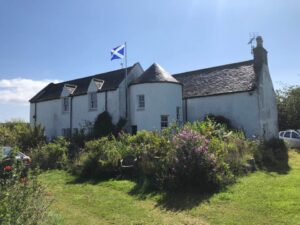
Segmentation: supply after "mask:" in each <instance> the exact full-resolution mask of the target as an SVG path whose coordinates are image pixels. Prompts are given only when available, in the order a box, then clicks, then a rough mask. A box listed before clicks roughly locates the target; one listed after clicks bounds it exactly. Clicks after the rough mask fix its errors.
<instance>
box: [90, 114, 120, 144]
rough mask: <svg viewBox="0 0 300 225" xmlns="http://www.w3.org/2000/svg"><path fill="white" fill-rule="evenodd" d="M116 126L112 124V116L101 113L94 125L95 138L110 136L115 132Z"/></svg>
mask: <svg viewBox="0 0 300 225" xmlns="http://www.w3.org/2000/svg"><path fill="white" fill-rule="evenodd" d="M114 128H115V126H114V124H113V123H112V118H111V115H110V114H109V113H108V112H107V111H104V112H103V113H100V114H99V115H98V116H97V118H96V120H95V123H94V127H93V136H94V137H95V138H100V137H104V136H108V135H110V134H111V133H112V132H113V131H114Z"/></svg>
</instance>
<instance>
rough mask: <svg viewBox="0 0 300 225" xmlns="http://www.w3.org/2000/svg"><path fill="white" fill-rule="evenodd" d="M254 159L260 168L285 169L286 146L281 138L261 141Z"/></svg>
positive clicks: (286, 166)
mask: <svg viewBox="0 0 300 225" xmlns="http://www.w3.org/2000/svg"><path fill="white" fill-rule="evenodd" d="M254 156H255V161H256V162H257V163H258V165H259V166H260V167H261V168H265V169H267V170H271V171H273V170H275V171H286V170H288V169H289V165H288V148H287V146H286V144H285V143H284V141H283V140H281V139H278V138H273V139H270V140H268V141H263V142H262V143H261V144H260V146H259V148H258V150H257V151H256V152H255V155H254Z"/></svg>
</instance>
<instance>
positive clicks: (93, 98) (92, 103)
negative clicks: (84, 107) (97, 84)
mask: <svg viewBox="0 0 300 225" xmlns="http://www.w3.org/2000/svg"><path fill="white" fill-rule="evenodd" d="M88 97H89V110H97V108H98V96H97V92H91V93H89V94H88Z"/></svg>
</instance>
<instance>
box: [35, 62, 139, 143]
mask: <svg viewBox="0 0 300 225" xmlns="http://www.w3.org/2000/svg"><path fill="white" fill-rule="evenodd" d="M142 73H143V69H142V67H141V66H140V64H138V63H137V64H135V66H134V68H133V69H132V70H131V72H130V73H129V74H128V83H129V82H131V81H132V80H133V79H135V78H136V77H137V76H139V75H141V74H142ZM96 91H97V86H96V85H95V84H94V82H93V81H92V82H91V84H90V85H89V87H88V92H96ZM105 95H107V111H108V112H109V113H110V115H111V116H112V122H113V123H115V124H116V123H117V122H118V121H119V119H120V117H121V116H122V117H125V101H126V98H125V82H124V81H123V82H122V83H121V84H120V88H118V89H116V90H113V91H107V93H106V92H98V93H97V109H96V110H90V109H89V98H88V94H86V95H80V96H74V97H73V100H72V101H73V104H72V105H73V110H72V112H73V113H72V128H78V129H81V128H84V126H85V125H86V122H91V123H94V121H95V119H96V117H97V116H98V115H99V114H100V113H102V112H103V111H105V101H106V100H105ZM63 96H65V93H63ZM34 107H35V104H34V103H31V104H30V124H31V125H32V126H33V125H34V118H33V116H34V113H35V108H34ZM36 107H37V108H36V113H37V115H36V116H37V121H36V122H37V124H41V125H42V126H43V127H45V134H46V136H47V137H49V138H51V137H55V136H59V135H62V129H63V128H70V112H63V110H62V99H55V100H50V101H44V102H38V103H36Z"/></svg>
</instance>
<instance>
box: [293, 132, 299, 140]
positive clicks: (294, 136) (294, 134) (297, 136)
mask: <svg viewBox="0 0 300 225" xmlns="http://www.w3.org/2000/svg"><path fill="white" fill-rule="evenodd" d="M292 138H296V139H300V137H299V135H298V134H296V133H295V132H292Z"/></svg>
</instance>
